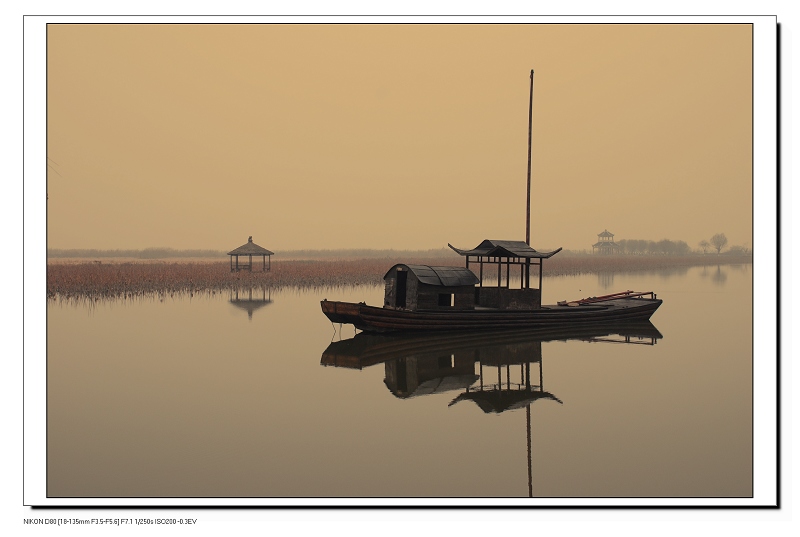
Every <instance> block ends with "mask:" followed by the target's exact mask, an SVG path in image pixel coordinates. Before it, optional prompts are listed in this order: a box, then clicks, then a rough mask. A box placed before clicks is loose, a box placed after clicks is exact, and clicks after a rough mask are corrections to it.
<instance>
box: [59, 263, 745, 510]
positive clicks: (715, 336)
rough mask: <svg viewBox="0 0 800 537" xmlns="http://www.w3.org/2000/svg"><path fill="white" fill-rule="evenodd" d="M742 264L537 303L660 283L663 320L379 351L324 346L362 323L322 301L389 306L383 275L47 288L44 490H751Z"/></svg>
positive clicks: (587, 279) (571, 286)
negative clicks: (172, 287) (82, 292)
mask: <svg viewBox="0 0 800 537" xmlns="http://www.w3.org/2000/svg"><path fill="white" fill-rule="evenodd" d="M751 278H752V267H751V266H750V265H743V266H723V267H720V268H716V267H714V268H702V267H697V268H691V269H688V270H685V269H684V270H675V271H670V272H665V273H648V274H644V273H642V274H632V275H631V274H616V275H600V276H598V275H591V276H581V277H562V278H548V279H546V280H545V282H544V302H546V303H554V302H556V301H558V300H563V299H577V298H582V297H584V296H591V295H599V294H607V293H609V292H614V291H620V290H625V289H633V290H638V291H650V290H653V291H655V292H656V293H658V296H659V298H663V299H664V304H663V305H662V307H661V308H660V309H659V311H657V312H656V314H655V315H654V316H653V318H652V324H653V325H654V326H655V328H657V330H658V331H659V332H660V333H661V334H662V335H663V338H659V339H655V340H653V339H652V338H651V337H646V338H641V339H640V338H635V337H634V338H629V339H630V343H620V341H623V342H624V341H625V339H624V337H622V336H619V335H616V336H614V335H608V336H605V337H594V338H590V339H592V340H591V341H586V340H567V341H560V340H559V341H544V342H540V341H539V342H537V341H535V340H531V339H530V338H528V339H527V340H525V338H522V339H523V340H522V341H511V342H507V343H506V342H503V341H499V342H498V341H483V342H481V341H478V342H475V343H463V342H459V341H450V342H448V341H444V342H440V343H439V344H438V346H436V349H435V350H434V351H427V352H422V351H419V350H414V349H410V350H409V349H407V348H406V349H405V350H404V348H403V347H402V346H400V349H399V350H398V351H394V352H395V354H394V355H389V359H388V361H380V358H379V357H378V358H376V354H375V353H376V351H375V350H374V349H372V350H370V349H366V350H363V349H362V350H361V351H358V350H353V349H352V348H351V349H349V350H347V349H345V351H341V348H342V347H347V346H348V345H350V346H351V347H352V343H354V342H351V344H344V345H342V344H338V345H333V346H331V349H329V345H330V344H331V342H332V341H334V342H338V341H339V340H340V339H341V340H347V339H349V338H351V337H352V336H353V335H354V330H353V328H352V327H348V326H345V327H344V328H343V330H341V331H339V330H338V326H337V327H336V328H337V330H336V332H334V329H333V327H332V326H331V324H330V322H328V320H327V319H326V318H325V317H324V316H323V315H322V313H321V312H320V307H319V301H320V300H321V299H322V298H328V299H331V300H334V299H335V300H352V301H366V302H367V303H370V304H381V303H382V298H383V290H382V288H379V287H361V288H356V289H349V290H320V291H316V292H315V291H312V292H297V291H286V290H284V291H280V292H276V291H272V292H271V293H270V294H269V295H262V294H261V291H256V292H254V293H253V294H252V296H250V295H248V293H247V292H242V293H240V294H239V297H238V298H239V299H240V300H241V301H246V300H250V299H252V300H253V302H249V303H248V302H239V303H238V304H237V303H234V302H232V301H231V299H232V298H233V299H235V298H236V297H235V296H231V295H230V294H228V293H223V294H221V295H220V294H217V295H213V296H205V295H203V296H197V295H196V296H194V297H183V298H174V299H172V298H168V299H165V300H163V301H161V300H159V299H152V300H143V301H135V302H131V301H127V302H125V301H117V302H106V303H102V304H99V305H96V306H94V307H91V308H89V307H87V306H82V305H77V306H76V305H70V304H59V303H51V304H49V305H48V310H47V312H48V313H47V315H48V327H47V333H48V473H47V482H48V496H51V497H103V496H110V497H202V496H210V497H373V496H377V497H520V496H522V497H525V496H529V495H532V496H536V497H749V496H751V494H752V454H753V453H752V328H751V327H752V295H751ZM265 299H266V300H265ZM258 301H261V302H258ZM248 305H249V306H250V308H249V311H248V307H247V306H248ZM360 339H363V338H360ZM653 341H655V344H654V345H653V344H650V343H653ZM448 346H451V347H452V350H451V349H450V347H448ZM337 349H339V350H337ZM340 351H341V352H340ZM359 352H361V353H362V354H359ZM348 353H349V354H348ZM370 353H371V354H370ZM398 353H399V354H398ZM359 356H360V357H359ZM476 357H477V358H479V360H478V361H476ZM493 360H494V361H493ZM498 364H499V367H498ZM359 367H360V369H359ZM498 375H499V377H498ZM527 379H530V386H531V391H530V392H527V395H525V394H521V393H520V390H519V389H517V391H516V392H514V389H515V388H519V385H520V384H521V385H523V386H525V385H526V381H527ZM498 380H499V382H500V384H501V387H503V388H506V392H505V394H502V393H501V394H498V393H497V391H496V390H495V391H494V392H492V391H491V390H492V388H496V387H497V386H495V385H496V384H497V383H498ZM481 386H483V388H484V391H483V392H481V391H480V388H481ZM512 392H513V393H512ZM492 397H494V398H492ZM513 397H516V398H517V399H513ZM512 399H513V400H512Z"/></svg>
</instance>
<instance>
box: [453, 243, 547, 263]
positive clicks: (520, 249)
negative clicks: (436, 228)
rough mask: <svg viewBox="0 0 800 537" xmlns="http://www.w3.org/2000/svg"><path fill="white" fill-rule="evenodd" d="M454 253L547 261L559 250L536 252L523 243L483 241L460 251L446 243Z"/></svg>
mask: <svg viewBox="0 0 800 537" xmlns="http://www.w3.org/2000/svg"><path fill="white" fill-rule="evenodd" d="M447 246H449V247H450V248H451V249H452V250H453V251H454V252H456V253H457V254H459V255H463V256H476V257H517V258H522V259H548V258H550V257H553V256H554V255H556V254H557V253H558V252H560V251H561V248H559V249H558V250H553V251H552V252H538V251H536V250H534V249H533V248H531V247H530V246H528V245H527V244H525V242H524V241H492V240H485V241H483V242H481V243H480V244H479V245H478V246H476V247H475V248H473V249H472V250H462V249H460V248H456V247H455V246H453V245H452V244H450V243H448V244H447Z"/></svg>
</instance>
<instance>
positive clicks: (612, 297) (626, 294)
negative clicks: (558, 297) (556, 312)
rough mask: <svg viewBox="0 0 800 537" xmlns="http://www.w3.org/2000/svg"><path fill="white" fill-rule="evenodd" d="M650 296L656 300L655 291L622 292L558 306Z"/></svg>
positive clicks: (568, 301)
mask: <svg viewBox="0 0 800 537" xmlns="http://www.w3.org/2000/svg"><path fill="white" fill-rule="evenodd" d="M648 295H649V298H651V299H652V300H655V299H656V294H655V293H654V292H653V291H643V292H636V291H621V292H619V293H612V294H610V295H602V296H590V297H587V298H582V299H580V300H562V301H561V302H559V303H558V305H559V306H566V305H567V304H595V303H597V302H607V301H609V300H617V299H619V298H644V297H647V296H648Z"/></svg>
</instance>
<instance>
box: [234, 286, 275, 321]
mask: <svg viewBox="0 0 800 537" xmlns="http://www.w3.org/2000/svg"><path fill="white" fill-rule="evenodd" d="M240 294H241V296H240ZM259 295H260V296H259ZM229 302H230V303H231V304H232V305H233V306H235V307H237V308H239V309H242V310H245V311H246V312H247V318H248V319H250V320H251V321H252V320H253V312H254V311H256V310H257V309H260V308H263V307H264V306H266V305H268V304H272V289H265V288H263V287H262V288H260V289H253V288H252V287H251V288H249V289H235V290H233V291H231V293H230V300H229Z"/></svg>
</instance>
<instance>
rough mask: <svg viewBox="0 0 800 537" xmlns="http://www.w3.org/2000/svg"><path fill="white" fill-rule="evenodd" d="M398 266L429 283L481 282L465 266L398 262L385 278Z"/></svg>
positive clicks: (452, 284)
mask: <svg viewBox="0 0 800 537" xmlns="http://www.w3.org/2000/svg"><path fill="white" fill-rule="evenodd" d="M397 267H406V268H407V269H408V270H409V271H411V272H413V273H414V276H416V277H417V279H418V280H419V281H420V282H422V283H427V284H428V285H439V286H443V287H457V286H459V285H475V284H476V283H479V282H480V280H479V279H478V277H477V276H475V274H474V273H473V272H472V271H471V270H469V269H468V268H464V267H430V266H428V265H406V264H403V263H398V264H397V265H395V266H393V267H392V268H390V269H389V271H388V272H387V273H386V274H385V275H384V277H383V279H384V280H385V279H386V278H388V277H389V274H391V272H392V271H393V270H394V269H396V268H397Z"/></svg>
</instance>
